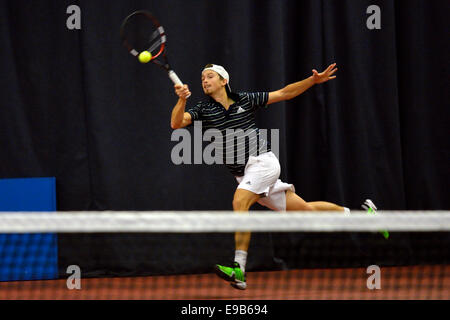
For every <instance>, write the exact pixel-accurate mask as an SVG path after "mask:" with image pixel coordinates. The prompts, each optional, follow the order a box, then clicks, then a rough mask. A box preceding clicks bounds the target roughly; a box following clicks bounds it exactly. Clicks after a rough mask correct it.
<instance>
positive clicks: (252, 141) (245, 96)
mask: <svg viewBox="0 0 450 320" xmlns="http://www.w3.org/2000/svg"><path fill="white" fill-rule="evenodd" d="M229 97H230V98H231V99H232V100H233V101H234V102H235V103H234V104H232V105H230V107H229V108H228V110H226V109H225V108H224V107H223V106H222V104H220V103H218V102H216V101H215V100H214V99H212V98H210V97H209V98H208V99H207V100H206V101H201V102H198V103H197V104H196V105H195V106H193V107H188V108H187V110H186V112H188V113H189V114H190V115H191V117H192V123H194V121H201V122H202V129H203V131H206V130H208V129H216V130H218V131H220V133H221V136H222V139H216V140H217V141H216V140H214V141H213V142H212V143H213V144H214V147H215V150H216V152H217V153H219V156H220V157H221V159H223V163H224V164H225V165H226V166H227V168H228V169H229V170H230V172H231V173H232V174H233V175H234V176H243V175H244V169H245V165H246V164H247V161H248V158H249V157H250V156H256V155H259V154H262V153H265V152H268V151H270V143H269V142H268V141H267V140H266V139H267V138H266V139H264V138H265V137H262V135H260V130H259V129H258V127H257V126H256V122H255V112H256V110H258V108H260V107H264V106H266V105H267V101H268V100H269V93H268V92H256V93H229Z"/></svg>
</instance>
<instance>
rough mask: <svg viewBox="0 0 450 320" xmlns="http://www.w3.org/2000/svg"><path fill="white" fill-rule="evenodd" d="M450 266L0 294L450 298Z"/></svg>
mask: <svg viewBox="0 0 450 320" xmlns="http://www.w3.org/2000/svg"><path fill="white" fill-rule="evenodd" d="M449 271H450V267H449V266H448V265H436V266H408V267H383V268H382V269H381V281H380V284H381V288H380V289H373V290H369V289H368V288H367V280H368V278H369V277H370V276H371V274H368V273H367V270H366V269H363V268H349V269H302V270H291V271H271V272H249V273H248V274H247V283H248V288H247V290H244V291H241V290H236V289H233V288H232V287H231V286H230V285H229V284H228V283H227V282H225V281H223V280H221V279H220V278H218V277H217V276H216V275H215V274H212V273H211V274H199V275H176V276H151V277H127V278H123V277H120V278H88V279H83V278H82V279H81V289H79V290H76V289H73V290H69V289H68V288H67V285H66V280H65V279H60V280H44V281H41V280H39V281H13V282H2V283H0V299H1V300H180V299H182V300H197V299H201V300H211V299H212V300H221V299H225V300H234V299H241V300H246V299H250V300H398V299H400V300H430V299H432V300H448V299H450V275H449V274H450V273H449Z"/></svg>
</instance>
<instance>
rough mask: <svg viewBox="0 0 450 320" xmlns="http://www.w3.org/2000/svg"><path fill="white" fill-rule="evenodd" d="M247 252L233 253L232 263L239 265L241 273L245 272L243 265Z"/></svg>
mask: <svg viewBox="0 0 450 320" xmlns="http://www.w3.org/2000/svg"><path fill="white" fill-rule="evenodd" d="M247 254H248V253H247V252H246V251H243V250H236V251H235V253H234V261H236V262H237V263H239V266H240V267H241V270H242V272H243V273H244V272H245V264H246V263H247Z"/></svg>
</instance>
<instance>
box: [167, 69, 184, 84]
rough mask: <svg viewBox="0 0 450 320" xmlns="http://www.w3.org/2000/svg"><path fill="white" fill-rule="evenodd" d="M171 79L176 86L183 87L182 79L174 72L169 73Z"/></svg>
mask: <svg viewBox="0 0 450 320" xmlns="http://www.w3.org/2000/svg"><path fill="white" fill-rule="evenodd" d="M169 78H170V80H172V82H173V83H174V84H179V85H183V82H181V80H180V78H178V76H177V74H176V73H175V72H174V71H173V70H170V71H169Z"/></svg>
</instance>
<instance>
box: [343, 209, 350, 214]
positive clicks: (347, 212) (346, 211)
mask: <svg viewBox="0 0 450 320" xmlns="http://www.w3.org/2000/svg"><path fill="white" fill-rule="evenodd" d="M344 214H345V215H346V216H348V215H349V214H350V209H349V208H346V207H344Z"/></svg>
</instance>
